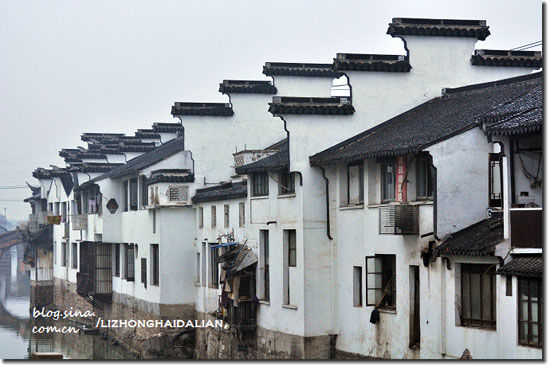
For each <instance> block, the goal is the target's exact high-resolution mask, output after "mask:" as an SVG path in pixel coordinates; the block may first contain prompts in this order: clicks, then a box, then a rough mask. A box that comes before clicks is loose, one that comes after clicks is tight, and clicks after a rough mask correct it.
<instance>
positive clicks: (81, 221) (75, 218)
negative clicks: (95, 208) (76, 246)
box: [71, 214, 88, 231]
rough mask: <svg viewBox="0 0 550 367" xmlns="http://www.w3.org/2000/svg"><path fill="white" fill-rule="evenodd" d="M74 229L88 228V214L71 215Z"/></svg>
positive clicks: (82, 229)
mask: <svg viewBox="0 0 550 367" xmlns="http://www.w3.org/2000/svg"><path fill="white" fill-rule="evenodd" d="M71 222H72V225H73V230H74V231H85V230H87V229H88V215H86V214H77V215H72V216H71Z"/></svg>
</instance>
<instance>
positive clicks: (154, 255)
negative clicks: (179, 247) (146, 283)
mask: <svg viewBox="0 0 550 367" xmlns="http://www.w3.org/2000/svg"><path fill="white" fill-rule="evenodd" d="M151 284H152V285H159V245H158V244H157V243H153V244H151Z"/></svg>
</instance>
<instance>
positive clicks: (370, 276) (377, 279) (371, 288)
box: [365, 255, 396, 310]
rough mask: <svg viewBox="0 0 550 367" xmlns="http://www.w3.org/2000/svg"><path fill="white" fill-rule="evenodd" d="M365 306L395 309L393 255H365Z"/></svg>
mask: <svg viewBox="0 0 550 367" xmlns="http://www.w3.org/2000/svg"><path fill="white" fill-rule="evenodd" d="M365 264H366V267H365V269H366V274H367V287H366V290H367V306H377V307H378V308H386V309H391V310H394V309H395V301H396V287H395V283H396V278H395V277H396V274H395V255H374V256H367V257H366V262H365Z"/></svg>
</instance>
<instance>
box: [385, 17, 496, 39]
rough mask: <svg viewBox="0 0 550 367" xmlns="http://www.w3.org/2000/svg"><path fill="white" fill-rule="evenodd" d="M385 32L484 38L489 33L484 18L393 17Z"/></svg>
mask: <svg viewBox="0 0 550 367" xmlns="http://www.w3.org/2000/svg"><path fill="white" fill-rule="evenodd" d="M386 33H387V34H389V35H391V36H438V37H475V38H477V39H479V40H484V39H485V38H487V36H489V35H490V34H491V32H489V27H488V26H487V24H486V21H485V20H469V19H425V18H393V19H392V22H391V23H390V24H389V27H388V31H387V32H386Z"/></svg>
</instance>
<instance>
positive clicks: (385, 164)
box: [380, 160, 396, 203]
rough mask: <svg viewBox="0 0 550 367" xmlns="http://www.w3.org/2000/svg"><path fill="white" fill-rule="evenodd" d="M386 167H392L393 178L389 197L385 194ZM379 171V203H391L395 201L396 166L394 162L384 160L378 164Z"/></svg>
mask: <svg viewBox="0 0 550 367" xmlns="http://www.w3.org/2000/svg"><path fill="white" fill-rule="evenodd" d="M388 166H391V167H392V173H391V175H392V178H393V182H392V187H393V188H392V190H391V197H389V196H387V194H388V193H387V192H386V189H387V188H388V187H387V186H388V185H387V182H386V179H387V177H388V176H387V174H388V172H387V167H388ZM380 167H381V168H380V170H381V177H380V183H381V187H380V188H381V193H380V198H381V201H382V202H383V203H388V202H391V201H395V200H396V198H395V185H396V180H395V179H396V164H395V160H385V161H383V162H381V164H380Z"/></svg>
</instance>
